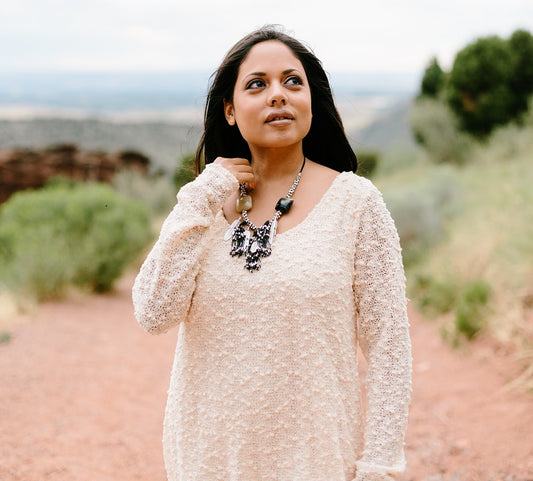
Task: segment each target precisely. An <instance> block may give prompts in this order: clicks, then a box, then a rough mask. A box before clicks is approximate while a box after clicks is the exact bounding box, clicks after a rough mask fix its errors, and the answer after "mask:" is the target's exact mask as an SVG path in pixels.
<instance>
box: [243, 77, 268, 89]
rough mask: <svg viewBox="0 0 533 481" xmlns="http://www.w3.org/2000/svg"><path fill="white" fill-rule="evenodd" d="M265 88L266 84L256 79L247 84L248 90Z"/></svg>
mask: <svg viewBox="0 0 533 481" xmlns="http://www.w3.org/2000/svg"><path fill="white" fill-rule="evenodd" d="M264 86H265V82H264V81H263V80H261V79H255V80H252V81H251V82H248V83H247V84H246V88H247V89H260V88H261V87H264Z"/></svg>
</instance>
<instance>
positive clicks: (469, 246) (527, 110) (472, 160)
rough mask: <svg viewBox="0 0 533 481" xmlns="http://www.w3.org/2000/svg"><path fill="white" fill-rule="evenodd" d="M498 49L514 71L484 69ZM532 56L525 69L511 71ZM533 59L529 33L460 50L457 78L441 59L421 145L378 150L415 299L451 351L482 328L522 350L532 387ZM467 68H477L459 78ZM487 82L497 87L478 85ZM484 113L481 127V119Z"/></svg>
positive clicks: (381, 180) (419, 116) (417, 118)
mask: <svg viewBox="0 0 533 481" xmlns="http://www.w3.org/2000/svg"><path fill="white" fill-rule="evenodd" d="M517 43H518V44H520V45H521V48H520V49H518V48H515V50H514V51H513V50H512V46H513V45H515V46H516V44H517ZM509 50H511V53H509ZM504 51H505V52H507V53H506V54H505V55H504V54H503V53H502V52H504ZM492 56H499V58H498V59H494V62H496V63H498V65H499V67H498V69H499V70H498V71H501V70H505V69H507V70H508V72H511V73H508V74H506V75H503V76H499V77H498V76H496V75H494V76H490V75H487V70H486V68H487V67H486V65H487V64H486V63H484V62H488V63H490V64H491V65H492V63H491V62H492V60H491V59H492ZM524 56H526V57H527V58H528V59H529V60H528V61H529V64H528V66H527V68H524V69H522V70H521V71H520V74H518V73H517V74H516V75H514V74H512V72H513V68H520V69H521V67H518V65H525V64H524V62H525V60H524V58H526V57H524ZM502 62H504V63H503V64H502ZM505 62H507V63H505ZM500 64H502V65H500ZM529 65H533V39H532V37H531V35H529V34H528V33H527V32H524V31H517V32H515V33H514V34H513V35H512V36H511V37H510V39H509V40H503V39H499V38H497V37H488V38H484V39H479V40H476V41H475V42H473V43H472V44H471V45H469V46H467V47H465V49H464V50H462V51H460V52H459V53H458V54H457V57H456V59H455V62H454V66H453V69H452V72H450V73H445V72H443V71H442V70H441V69H440V67H439V65H438V61H437V60H436V59H433V60H432V61H431V62H430V64H429V65H428V68H427V69H426V73H425V75H424V77H423V80H422V82H421V87H420V93H419V95H418V97H417V98H416V99H415V100H414V101H413V103H412V105H411V110H410V121H411V126H412V129H413V136H414V137H415V139H416V140H417V142H418V146H417V147H416V148H414V149H396V150H395V149H392V150H391V151H389V152H387V153H385V154H384V155H382V158H381V159H380V163H379V164H378V168H377V173H376V175H375V177H374V180H375V182H376V183H377V184H378V185H379V186H380V187H381V189H382V190H383V192H384V195H385V198H386V200H387V203H388V205H389V209H390V210H391V212H392V215H393V217H394V219H395V221H396V224H397V227H398V231H399V233H400V238H401V241H402V247H403V251H404V260H405V264H406V268H407V278H408V287H409V294H410V298H411V299H412V300H413V302H414V303H415V304H416V305H417V307H418V308H419V309H420V310H421V312H422V313H423V314H424V315H425V317H426V318H428V319H431V320H435V321H436V322H437V323H438V325H439V329H440V332H441V333H442V336H443V337H444V338H445V339H446V340H448V341H449V342H450V343H451V344H453V345H455V346H460V345H464V344H465V342H466V341H468V340H473V339H475V338H476V337H478V336H480V335H489V336H491V337H492V338H493V339H496V340H497V342H501V343H504V344H505V345H508V346H509V345H511V346H514V348H515V352H516V353H517V355H518V356H519V357H521V358H522V359H523V360H524V362H525V368H526V369H525V378H528V377H529V381H528V382H529V384H530V387H533V382H532V381H531V379H532V377H533V376H532V375H533V367H531V366H532V364H533V362H532V361H533V330H532V328H531V320H532V318H533V301H532V299H533V283H532V279H533V248H532V243H531V236H532V234H533V232H532V226H533V212H532V210H531V209H530V207H529V206H530V205H531V203H532V202H533V193H532V192H533V191H532V190H531V185H533V169H531V159H532V158H533V108H532V105H531V102H532V100H531V94H532V89H533V80H531V79H530V78H529V77H528V76H527V75H529V74H528V72H530V67H529ZM491 68H496V66H494V65H492V67H491ZM464 69H466V70H468V72H469V75H467V76H465V77H462V74H461V75H459V72H463V70H464ZM459 77H460V78H462V79H463V80H464V82H467V80H469V82H470V83H471V85H468V84H466V83H465V84H462V83H461V82H459V81H458V80H457V79H458V78H459ZM488 77H490V78H491V79H492V81H493V83H487V84H486V85H485V84H482V80H484V81H486V82H489V78H488ZM502 89H503V90H505V89H508V90H509V91H511V90H512V92H513V95H508V96H506V97H505V100H506V101H508V102H509V104H508V105H507V106H506V107H503V106H501V108H502V110H501V112H504V111H505V112H506V114H505V115H503V114H501V115H499V116H494V117H488V116H486V115H485V114H484V113H483V112H484V109H485V108H489V107H487V105H488V102H489V99H492V101H493V102H496V99H497V98H500V101H503V99H502V98H501V95H500V93H501V92H502V91H503V90H502ZM459 98H460V99H463V102H462V103H459V102H458V100H457V99H459ZM494 109H496V107H490V108H489V110H491V111H493V110H494ZM478 116H479V118H483V119H484V121H485V122H486V123H485V124H484V125H483V126H481V124H476V123H475V121H474V120H473V119H474V118H478Z"/></svg>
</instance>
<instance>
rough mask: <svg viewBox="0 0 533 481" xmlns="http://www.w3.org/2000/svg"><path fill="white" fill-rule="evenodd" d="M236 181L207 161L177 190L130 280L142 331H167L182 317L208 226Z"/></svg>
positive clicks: (189, 301) (193, 286) (186, 309)
mask: <svg viewBox="0 0 533 481" xmlns="http://www.w3.org/2000/svg"><path fill="white" fill-rule="evenodd" d="M237 187H238V185H237V179H236V178H235V177H234V176H233V174H231V173H230V172H229V171H228V170H226V169H225V168H224V167H222V166H220V165H217V164H209V165H208V166H207V167H206V169H205V170H204V171H203V172H202V174H200V175H199V176H198V177H197V178H196V180H194V181H193V182H190V183H189V184H187V185H185V186H183V187H182V188H181V189H180V191H179V192H178V195H177V200H178V202H177V204H176V205H175V207H174V209H173V210H172V212H171V213H170V214H169V216H168V217H167V219H166V220H165V222H164V223H163V226H162V228H161V233H160V236H159V239H158V240H157V242H156V243H155V245H154V247H153V248H152V250H151V251H150V253H149V254H148V257H147V258H146V260H145V261H144V263H143V265H142V267H141V269H140V271H139V274H138V275H137V278H136V279H135V283H134V285H133V290H132V297H133V305H134V310H135V317H136V319H137V321H138V322H139V324H140V325H141V326H142V327H143V328H144V329H145V330H146V331H148V332H150V333H154V334H157V333H161V332H165V331H167V330H168V329H170V328H171V327H172V326H175V325H176V324H178V323H180V322H181V321H183V320H184V319H185V317H186V315H187V313H188V311H189V307H190V303H191V298H192V295H193V292H194V289H195V278H196V275H197V273H198V271H199V259H200V258H201V255H202V253H203V251H204V249H205V241H206V239H207V236H208V231H209V227H210V226H211V225H212V223H213V221H214V219H215V216H216V214H217V213H218V212H219V211H220V209H221V208H222V205H223V203H224V201H225V200H226V199H227V198H228V196H229V195H230V194H231V193H232V192H233V191H235V190H236V189H237Z"/></svg>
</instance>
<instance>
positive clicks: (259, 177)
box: [252, 145, 304, 183]
mask: <svg viewBox="0 0 533 481" xmlns="http://www.w3.org/2000/svg"><path fill="white" fill-rule="evenodd" d="M303 160H304V154H303V151H302V146H301V145H299V146H298V148H290V149H262V150H258V149H254V150H253V151H252V169H253V171H254V176H255V178H256V182H257V183H263V182H268V183H270V182H273V181H274V182H275V181H280V180H283V179H285V178H287V177H294V176H295V175H296V174H297V173H298V171H299V170H300V168H301V167H302V163H303Z"/></svg>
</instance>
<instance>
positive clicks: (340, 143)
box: [196, 25, 357, 172]
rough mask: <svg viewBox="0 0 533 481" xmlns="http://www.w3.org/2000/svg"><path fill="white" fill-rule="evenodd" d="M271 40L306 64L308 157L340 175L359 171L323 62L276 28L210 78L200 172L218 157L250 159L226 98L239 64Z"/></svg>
mask: <svg viewBox="0 0 533 481" xmlns="http://www.w3.org/2000/svg"><path fill="white" fill-rule="evenodd" d="M267 40H278V41H280V42H282V43H284V44H285V45H286V46H287V47H289V48H290V49H291V50H292V52H293V53H294V55H295V56H296V57H297V58H298V59H299V60H300V62H301V63H302V65H303V67H304V69H305V74H306V75H307V79H308V81H309V86H310V90H311V109H312V114H313V119H312V122H311V129H310V130H309V132H308V134H307V135H306V136H305V138H304V139H303V151H304V155H305V156H306V157H308V158H310V159H311V160H313V161H314V162H317V163H319V164H322V165H325V166H327V167H330V168H332V169H334V170H337V171H339V172H343V171H353V172H355V171H356V170H357V158H356V156H355V153H354V151H353V150H352V148H351V146H350V143H349V142H348V139H347V138H346V134H345V132H344V127H343V125H342V120H341V118H340V115H339V112H338V111H337V108H336V107H335V103H334V101H333V95H332V94H331V88H330V85H329V81H328V77H327V75H326V72H325V71H324V69H323V67H322V64H321V62H320V60H319V59H318V58H317V57H316V56H315V55H314V54H313V53H312V52H311V51H310V50H309V49H308V48H307V47H305V46H304V45H303V44H302V43H300V42H299V41H298V40H296V39H294V38H293V37H291V36H290V35H287V34H285V33H283V32H282V31H280V29H279V28H278V27H276V26H273V25H268V26H265V27H263V28H260V29H258V30H256V31H254V32H252V33H250V34H249V35H247V36H246V37H244V38H242V39H241V40H239V41H238V42H237V43H236V44H235V45H234V46H233V48H232V49H231V50H230V51H229V52H228V53H227V55H226V57H225V58H224V60H223V61H222V63H221V65H220V67H219V68H218V70H217V71H216V72H215V73H214V74H213V76H211V83H210V88H209V92H208V94H207V102H206V105H205V112H204V133H203V135H202V138H201V140H200V143H199V145H198V149H197V151H196V170H197V172H200V170H201V169H202V163H204V162H205V163H207V164H208V163H210V162H213V161H214V160H215V159H216V158H217V157H219V156H220V157H243V158H246V159H251V153H250V149H249V148H248V144H247V143H246V141H245V140H244V138H243V137H242V135H241V133H240V132H239V129H238V127H237V125H233V126H231V125H229V124H228V123H227V121H226V117H225V116H224V99H226V100H227V101H229V102H232V101H233V90H234V88H235V82H236V81H237V76H238V73H239V67H240V65H241V63H242V62H243V61H244V59H245V58H246V56H247V55H248V52H249V51H250V49H251V48H252V47H253V46H254V45H256V44H258V43H261V42H265V41H267Z"/></svg>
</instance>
